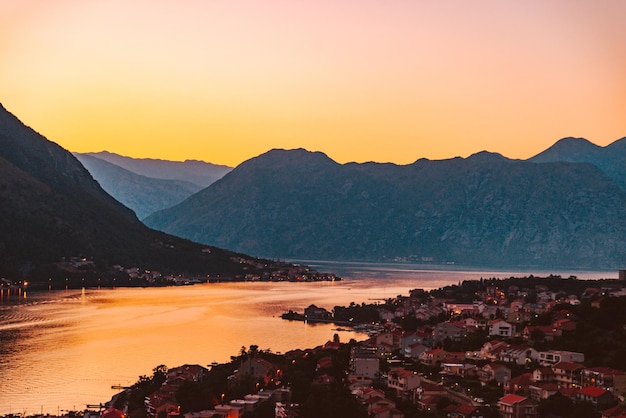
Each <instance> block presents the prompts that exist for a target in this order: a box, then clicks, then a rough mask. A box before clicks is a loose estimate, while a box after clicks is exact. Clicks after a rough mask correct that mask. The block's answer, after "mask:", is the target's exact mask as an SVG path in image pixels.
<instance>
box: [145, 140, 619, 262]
mask: <svg viewBox="0 0 626 418" xmlns="http://www.w3.org/2000/svg"><path fill="white" fill-rule="evenodd" d="M624 219H626V193H625V192H624V190H622V189H620V187H619V186H618V185H617V184H616V183H615V182H614V181H613V180H612V179H611V178H609V177H607V176H606V175H605V174H604V173H603V172H602V171H600V170H599V169H598V168H597V167H595V166H593V165H591V164H581V163H564V162H556V163H542V164H538V163H533V162H527V161H517V160H509V159H506V158H504V157H502V156H501V155H497V154H490V153H479V154H476V155H474V156H471V157H469V158H467V159H462V158H454V159H450V160H442V161H430V160H426V159H421V160H418V161H416V162H415V163H413V164H410V165H405V166H398V165H394V164H378V163H365V164H357V163H349V164H344V165H340V164H338V163H336V162H334V161H333V160H331V159H330V158H328V157H327V156H326V155H324V154H322V153H319V152H317V153H311V152H308V151H306V150H302V149H298V150H287V151H286V150H272V151H269V152H267V153H265V154H263V155H260V156H258V157H256V158H253V159H251V160H248V161H246V162H244V163H242V164H241V165H239V166H238V167H236V168H235V169H234V170H233V171H231V172H230V173H228V174H227V175H226V176H224V177H223V178H222V179H220V180H219V181H217V182H215V183H214V184H212V185H211V186H209V187H208V188H206V189H204V190H202V191H200V192H198V193H197V194H195V195H193V196H191V197H190V198H188V199H187V200H185V201H184V202H182V203H181V204H179V205H177V206H174V207H173V208H170V209H166V210H163V211H160V212H157V213H155V214H153V215H151V216H149V217H148V218H147V219H145V222H146V224H147V225H149V226H151V227H154V228H156V229H160V230H163V231H166V232H168V233H171V234H175V235H178V236H182V237H186V238H189V239H192V240H195V241H198V242H204V243H210V244H212V245H218V246H224V247H227V248H232V249H235V250H237V251H242V252H247V253H250V254H255V255H259V256H265V257H281V258H294V259H329V260H412V261H427V262H434V263H444V262H454V263H457V264H461V265H467V266H489V267H496V266H503V267H507V266H511V267H512V266H516V267H572V268H587V267H589V268H598V267H602V268H614V267H615V266H618V265H621V266H623V265H624V264H626V239H625V238H626V222H624V221H623V220H624Z"/></svg>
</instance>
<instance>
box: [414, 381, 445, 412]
mask: <svg viewBox="0 0 626 418" xmlns="http://www.w3.org/2000/svg"><path fill="white" fill-rule="evenodd" d="M447 394H448V392H447V391H446V388H444V387H443V386H442V385H437V384H435V383H428V382H423V383H422V384H421V385H420V386H419V387H417V388H416V389H415V391H414V392H413V403H414V404H416V405H417V407H418V409H421V410H422V411H429V410H435V409H436V405H437V401H438V400H439V399H441V398H442V397H445V396H447Z"/></svg>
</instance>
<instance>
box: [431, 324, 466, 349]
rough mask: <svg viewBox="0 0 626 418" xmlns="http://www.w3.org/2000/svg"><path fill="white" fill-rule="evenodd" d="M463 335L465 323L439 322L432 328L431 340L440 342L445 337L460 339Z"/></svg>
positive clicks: (454, 339)
mask: <svg viewBox="0 0 626 418" xmlns="http://www.w3.org/2000/svg"><path fill="white" fill-rule="evenodd" d="M464 336H465V324H464V323H463V322H440V323H438V324H437V325H435V329H434V330H433V341H434V343H435V344H441V343H443V341H444V340H445V339H450V340H452V341H461V339H462V338H463V337H464Z"/></svg>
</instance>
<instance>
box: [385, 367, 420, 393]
mask: <svg viewBox="0 0 626 418" xmlns="http://www.w3.org/2000/svg"><path fill="white" fill-rule="evenodd" d="M420 381H421V378H420V376H419V375H418V374H417V372H414V371H411V370H406V369H402V368H397V369H391V370H390V371H389V373H388V374H387V387H388V388H390V389H395V390H396V392H397V393H398V395H408V394H409V392H410V391H412V390H413V389H415V388H417V387H418V386H419V385H420Z"/></svg>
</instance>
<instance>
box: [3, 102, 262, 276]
mask: <svg viewBox="0 0 626 418" xmlns="http://www.w3.org/2000/svg"><path fill="white" fill-rule="evenodd" d="M69 258H79V259H82V258H85V259H88V260H90V261H91V262H92V263H93V269H92V270H89V271H79V272H70V271H68V270H65V269H64V268H63V267H61V266H60V264H59V262H60V261H61V260H63V259H69ZM242 260H244V261H246V260H250V261H251V263H257V261H255V260H254V259H251V258H250V257H248V256H244V255H241V254H236V253H233V252H230V251H226V250H222V249H219V248H216V247H212V246H207V245H201V244H196V243H193V242H190V241H188V240H185V239H181V238H178V237H174V236H171V235H167V234H164V233H162V232H158V231H154V230H151V229H149V228H147V227H146V226H145V225H143V224H142V223H141V222H139V220H138V219H137V217H136V216H135V214H134V213H133V212H132V211H131V210H130V209H128V208H127V207H125V206H123V205H122V204H121V203H119V202H118V201H116V200H115V199H113V198H112V197H111V196H110V195H109V194H107V193H106V192H105V191H104V190H103V189H102V188H101V187H100V186H99V184H98V183H97V182H96V181H94V180H93V178H92V176H91V175H90V174H89V172H88V171H87V170H86V169H85V168H84V167H83V166H82V165H81V164H80V162H79V161H78V160H77V159H76V158H75V157H74V156H73V155H72V154H71V153H69V152H68V151H66V150H64V149H63V148H61V147H60V146H58V145H57V144H55V143H53V142H51V141H48V140H47V139H46V138H44V137H43V136H41V135H40V134H38V133H37V132H35V131H34V130H33V129H31V128H29V127H27V126H25V125H24V124H23V123H22V122H20V121H19V120H18V119H17V118H16V117H15V116H13V115H12V114H11V113H9V112H8V111H7V110H6V109H5V108H4V107H3V106H2V105H0V278H7V279H10V280H17V279H28V280H29V281H31V282H37V281H38V282H40V283H41V282H45V283H46V285H47V284H48V283H50V281H49V280H51V281H52V282H57V281H62V283H64V284H65V283H66V282H65V280H64V278H66V277H68V276H71V277H73V276H75V275H81V276H79V277H83V278H84V277H87V278H88V279H89V278H91V279H94V280H95V278H97V277H103V276H99V275H100V274H105V273H108V274H109V275H110V274H111V273H110V272H111V270H110V269H111V268H112V267H113V266H114V265H121V266H126V267H137V268H143V269H148V268H149V269H154V270H159V271H161V272H162V273H165V274H169V273H177V274H181V273H185V274H201V275H205V274H212V275H216V274H217V275H220V274H221V275H222V277H228V276H231V277H232V276H233V275H236V274H245V273H249V272H251V271H253V269H254V268H253V267H251V265H252V264H247V263H245V262H242ZM268 263H269V262H268ZM142 271H143V270H142ZM104 277H106V276H104ZM109 277H110V276H109Z"/></svg>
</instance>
